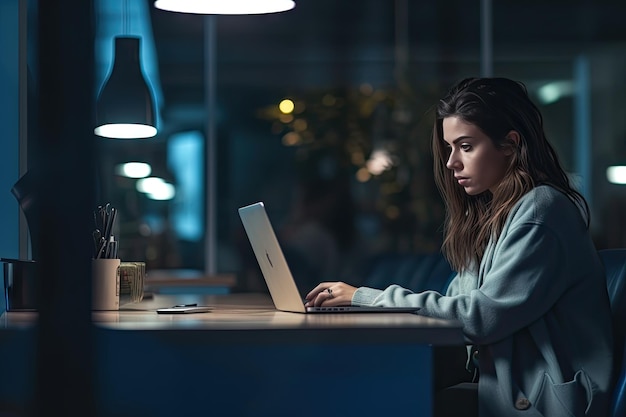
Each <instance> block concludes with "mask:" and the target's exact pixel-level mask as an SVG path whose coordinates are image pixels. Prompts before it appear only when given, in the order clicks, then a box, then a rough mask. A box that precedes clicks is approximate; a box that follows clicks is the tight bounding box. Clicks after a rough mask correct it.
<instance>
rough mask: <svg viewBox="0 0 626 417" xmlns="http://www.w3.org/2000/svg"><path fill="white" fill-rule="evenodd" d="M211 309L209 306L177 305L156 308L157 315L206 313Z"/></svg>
mask: <svg viewBox="0 0 626 417" xmlns="http://www.w3.org/2000/svg"><path fill="white" fill-rule="evenodd" d="M212 309H213V307H211V306H199V305H197V304H179V305H175V306H173V307H165V308H158V309H157V311H156V312H157V313H158V314H191V313H208V312H210V311H211V310H212Z"/></svg>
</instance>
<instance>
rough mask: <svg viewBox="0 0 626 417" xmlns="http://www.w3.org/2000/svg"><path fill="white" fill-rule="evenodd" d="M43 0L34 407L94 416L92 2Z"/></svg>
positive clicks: (35, 163) (36, 144)
mask: <svg viewBox="0 0 626 417" xmlns="http://www.w3.org/2000/svg"><path fill="white" fill-rule="evenodd" d="M37 7H38V47H37V50H38V64H39V65H38V75H39V84H38V86H39V88H38V100H39V106H38V126H37V127H38V134H37V137H36V138H34V140H33V143H32V145H33V148H32V152H33V155H32V156H33V158H32V164H31V166H30V167H29V170H30V169H32V170H33V172H36V178H37V181H36V191H37V199H38V202H37V203H38V204H37V207H38V210H37V211H38V218H39V227H40V231H39V232H40V233H39V236H40V238H39V241H38V242H36V244H37V246H38V248H37V253H38V256H39V259H37V261H38V263H39V277H40V283H41V285H40V288H39V298H38V303H39V321H38V327H37V380H36V384H35V390H36V391H35V405H34V409H33V412H34V414H35V415H41V416H49V415H59V416H65V417H68V416H81V417H82V416H93V415H95V412H94V411H95V410H94V407H93V399H94V393H93V386H94V381H93V369H94V365H93V337H92V333H93V329H92V324H91V298H90V294H91V283H90V274H91V273H90V258H91V255H92V251H91V247H92V241H91V229H92V228H93V227H94V226H93V217H92V210H93V207H92V204H93V191H92V190H93V183H94V181H93V177H94V155H93V149H94V140H95V139H94V134H93V119H94V118H93V108H94V100H95V98H94V96H95V92H94V81H93V79H94V75H93V73H94V71H93V68H94V56H93V55H94V52H93V51H94V33H95V30H94V16H93V5H92V1H90V0H73V1H72V0H57V1H54V0H40V1H38V6H37ZM34 244H35V242H34Z"/></svg>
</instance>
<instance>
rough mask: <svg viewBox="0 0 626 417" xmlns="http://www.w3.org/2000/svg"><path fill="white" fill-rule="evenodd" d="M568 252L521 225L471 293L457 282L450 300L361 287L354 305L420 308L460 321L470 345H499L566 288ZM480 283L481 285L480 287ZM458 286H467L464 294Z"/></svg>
mask: <svg viewBox="0 0 626 417" xmlns="http://www.w3.org/2000/svg"><path fill="white" fill-rule="evenodd" d="M565 259H566V258H565V256H564V249H563V247H562V245H561V243H560V242H559V239H558V238H557V236H556V234H555V233H554V232H552V231H551V230H550V229H549V228H547V227H546V226H545V225H542V224H536V223H532V222H528V223H522V224H518V225H517V226H515V227H514V228H513V229H510V230H508V233H506V235H504V236H501V238H500V239H499V241H498V242H497V244H496V246H495V249H494V254H493V258H492V259H491V260H490V261H491V265H488V266H486V267H485V266H484V265H481V269H482V268H484V269H485V271H484V272H483V275H481V278H482V283H480V285H476V286H475V287H473V289H472V288H469V287H467V286H466V285H464V283H462V282H461V280H463V279H470V277H463V276H462V275H459V276H457V277H455V279H454V280H453V282H452V283H451V288H450V290H449V291H448V293H447V295H442V294H439V293H437V292H435V291H424V292H420V293H413V292H411V291H410V290H407V289H405V288H402V287H400V286H397V285H391V286H389V287H388V288H386V289H385V290H383V291H381V290H373V289H370V288H359V289H357V291H356V292H355V294H354V297H353V299H352V302H353V304H356V305H359V304H365V305H379V306H417V307H421V310H420V314H422V315H426V316H431V317H438V318H445V319H454V320H458V321H459V322H461V324H462V326H463V330H464V334H465V337H466V340H467V341H468V342H469V343H474V344H485V343H492V342H495V341H498V340H501V339H503V338H505V337H507V336H509V335H511V334H513V333H515V332H516V331H518V330H519V329H521V328H522V327H525V326H527V325H528V324H530V323H531V322H533V321H534V320H536V319H537V318H538V317H540V316H541V315H543V314H544V313H545V312H546V311H547V310H549V309H550V308H551V306H552V305H553V304H554V303H555V301H556V300H557V299H558V297H559V296H560V295H561V294H562V293H563V292H564V291H565V290H566V289H567V286H568V283H567V282H566V281H567V280H566V279H565V273H564V270H565V268H566V267H565V266H564V264H565V263H566V262H564V260H565ZM477 284H478V283H477ZM459 287H463V289H460V288H459Z"/></svg>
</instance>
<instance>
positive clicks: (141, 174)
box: [115, 162, 152, 178]
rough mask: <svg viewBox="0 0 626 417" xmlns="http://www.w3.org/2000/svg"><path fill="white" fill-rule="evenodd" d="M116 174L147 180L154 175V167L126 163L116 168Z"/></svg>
mask: <svg viewBox="0 0 626 417" xmlns="http://www.w3.org/2000/svg"><path fill="white" fill-rule="evenodd" d="M115 173H116V174H117V175H121V176H122V177H127V178H145V177H147V176H149V175H150V174H151V173H152V167H151V166H150V164H148V163H145V162H126V163H123V164H119V165H118V166H116V167H115Z"/></svg>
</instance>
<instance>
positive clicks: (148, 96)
mask: <svg viewBox="0 0 626 417" xmlns="http://www.w3.org/2000/svg"><path fill="white" fill-rule="evenodd" d="M140 42H141V38H140V37H138V36H117V37H115V51H114V63H113V70H112V71H111V74H110V75H109V78H108V79H107V80H106V82H105V83H104V86H103V87H102V90H100V94H99V95H98V101H97V102H96V128H95V129H94V133H95V134H96V135H98V136H104V137H107V138H118V139H138V138H149V137H152V136H154V135H156V134H157V129H156V110H155V105H154V98H153V96H152V92H151V91H150V88H149V87H148V83H147V82H146V79H145V78H144V75H143V71H142V68H141V61H140V59H139V57H140V54H139V52H140V45H141V44H140Z"/></svg>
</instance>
